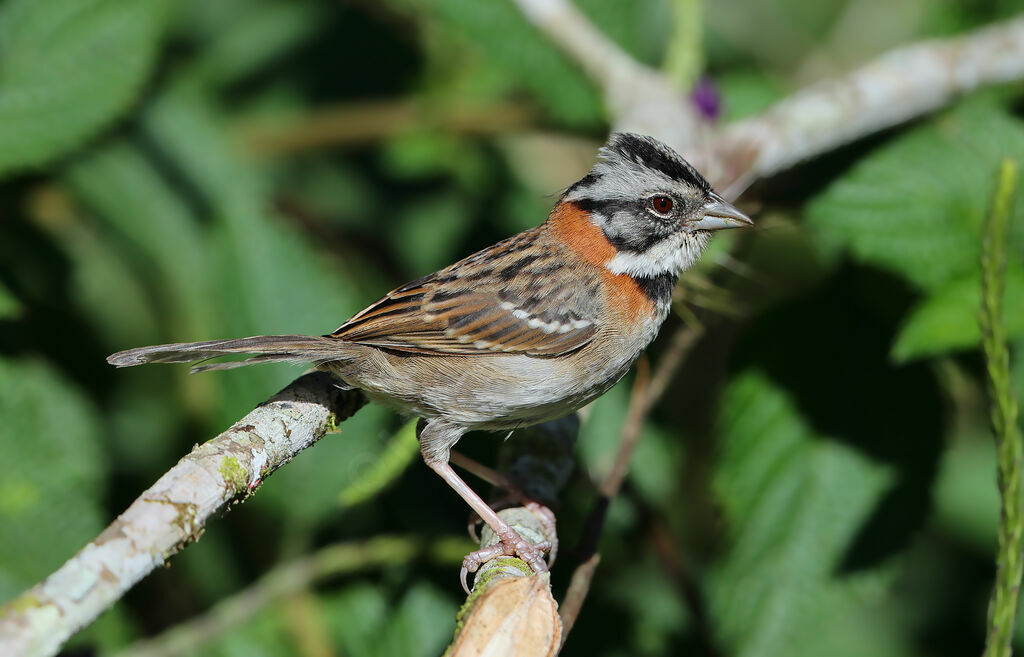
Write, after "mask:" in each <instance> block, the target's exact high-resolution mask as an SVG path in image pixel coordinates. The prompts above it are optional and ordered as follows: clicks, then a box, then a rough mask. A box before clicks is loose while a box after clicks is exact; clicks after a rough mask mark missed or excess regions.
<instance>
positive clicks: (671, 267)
mask: <svg viewBox="0 0 1024 657" xmlns="http://www.w3.org/2000/svg"><path fill="white" fill-rule="evenodd" d="M560 203H571V204H573V205H574V206H576V207H577V208H579V209H580V210H583V211H584V212H586V213H587V214H588V218H589V221H590V222H591V223H593V224H594V225H595V226H596V227H598V228H599V229H600V230H601V232H602V233H603V235H604V237H605V238H607V240H608V242H610V243H611V245H612V246H613V247H614V248H615V251H616V253H615V255H614V257H613V258H611V259H610V260H608V261H607V262H605V266H606V267H607V268H608V269H610V270H611V271H612V272H613V273H615V274H629V275H631V276H634V277H651V276H661V275H665V274H668V275H673V276H675V275H678V274H679V273H680V272H681V271H683V270H685V269H686V268H688V267H689V266H690V265H692V264H693V263H694V262H695V261H696V259H697V258H698V257H699V255H700V252H701V251H702V250H703V248H704V246H705V245H706V244H707V242H708V239H709V238H710V234H711V231H715V230H721V229H724V228H738V227H742V226H750V225H753V222H752V221H751V220H750V218H749V217H747V215H745V214H743V213H742V212H740V211H739V210H738V209H736V208H735V207H734V206H733V205H732V204H731V203H729V202H728V201H726V200H725V199H723V198H722V197H720V196H719V195H718V194H716V193H715V192H714V191H713V190H712V189H711V185H710V184H709V183H708V181H707V180H705V179H704V177H703V176H702V175H701V174H700V173H699V172H698V171H697V170H696V169H694V168H693V167H692V166H691V165H690V164H689V163H688V162H687V161H686V160H684V159H683V158H682V157H681V156H680V155H679V154H678V153H676V152H675V151H674V150H672V149H671V148H669V147H668V146H666V145H665V144H663V143H661V142H660V141H658V140H656V139H653V138H652V137H646V136H643V135H636V134H632V133H614V134H612V136H611V138H610V139H609V140H608V143H607V144H606V145H605V146H604V147H602V148H601V150H600V152H599V159H598V162H597V164H595V165H594V168H593V169H591V171H590V173H588V174H587V175H586V176H584V177H583V178H582V179H580V180H579V181H578V182H576V183H575V184H573V185H572V186H571V187H569V188H568V189H567V190H566V191H565V193H564V194H563V195H562V198H561V199H560Z"/></svg>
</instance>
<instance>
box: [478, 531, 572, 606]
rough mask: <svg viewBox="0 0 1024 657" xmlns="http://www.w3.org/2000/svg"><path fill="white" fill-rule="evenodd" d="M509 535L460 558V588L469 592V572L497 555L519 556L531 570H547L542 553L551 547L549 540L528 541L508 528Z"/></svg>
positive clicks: (536, 571) (538, 571)
mask: <svg viewBox="0 0 1024 657" xmlns="http://www.w3.org/2000/svg"><path fill="white" fill-rule="evenodd" d="M509 532H510V535H509V536H506V537H502V539H501V540H500V541H499V542H498V543H495V544H494V545H491V546H488V547H485V548H480V549H479V550H474V551H473V552H470V553H469V554H467V555H466V556H465V558H464V559H463V560H462V570H460V571H459V581H461V582H462V589H463V590H464V591H465V592H466V594H467V595H468V594H469V591H470V589H469V584H468V583H467V580H468V577H469V573H475V572H476V571H477V570H479V569H480V566H482V565H484V564H485V563H487V562H488V561H491V560H493V559H497V558H498V557H519V558H520V559H522V560H523V561H525V562H526V565H528V566H529V567H530V568H531V569H532V570H533V572H535V573H543V572H547V570H548V564H547V562H546V561H544V553H545V552H550V550H551V549H552V546H551V541H541V542H539V543H530V542H529V541H527V540H525V539H524V538H522V537H521V536H520V535H519V534H518V533H517V532H515V531H514V530H511V529H510V530H509Z"/></svg>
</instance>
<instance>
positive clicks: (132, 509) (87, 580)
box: [0, 372, 366, 657]
mask: <svg viewBox="0 0 1024 657" xmlns="http://www.w3.org/2000/svg"><path fill="white" fill-rule="evenodd" d="M365 401H366V400H365V398H364V397H363V395H362V393H360V392H358V391H350V390H341V389H340V388H339V387H338V386H337V385H336V384H335V380H334V378H333V377H332V376H331V375H330V374H327V373H325V372H314V373H311V374H306V375H305V376H302V377H300V378H299V379H297V380H295V381H294V382H292V383H291V384H290V385H289V386H288V387H286V388H285V389H284V390H282V391H281V392H280V393H278V394H277V395H275V396H274V397H272V398H271V399H270V400H268V401H267V402H264V403H263V404H260V405H259V406H258V407H256V409H254V410H253V411H252V412H250V413H249V414H248V415H246V416H245V417H244V418H242V419H241V420H239V421H238V422H236V423H235V425H234V426H232V427H231V428H230V429H228V430H227V431H225V432H224V433H222V434H220V435H219V436H217V437H216V438H213V439H212V440H209V441H207V442H205V443H203V444H202V445H199V446H197V447H196V448H195V449H193V450H192V452H191V453H190V454H188V455H186V456H185V457H184V458H182V459H181V460H180V461H178V463H177V464H175V466H174V467H172V468H171V469H170V470H168V471H167V472H166V473H165V474H164V475H163V476H162V477H160V479H159V480H157V482H156V483H155V484H153V485H152V486H151V487H150V488H149V489H148V490H147V491H145V492H144V493H142V495H140V496H139V497H138V499H136V500H135V501H134V502H133V503H132V504H131V506H129V507H128V509H127V510H125V512H124V513H122V514H121V515H120V516H119V517H118V518H117V519H116V520H114V522H112V523H110V526H108V527H107V528H106V529H105V530H104V531H103V533H101V534H100V535H99V536H97V537H96V538H95V539H94V540H93V541H91V542H90V543H89V544H88V545H86V546H85V547H83V548H82V549H81V550H79V551H78V554H76V555H75V556H73V557H71V558H70V559H69V560H68V561H67V562H66V563H65V564H64V565H63V566H61V567H60V568H59V569H58V570H57V571H56V572H54V573H53V574H52V575H50V576H49V577H47V578H46V579H45V580H43V581H42V582H40V583H39V584H37V585H36V586H35V587H33V588H32V589H31V590H29V591H26V592H25V593H23V594H22V595H20V596H19V597H17V598H15V599H14V600H12V601H11V602H9V603H8V604H7V605H5V606H4V607H3V608H0V655H19V656H22V657H29V656H34V655H40V656H42V655H54V654H56V653H57V652H58V651H59V650H60V647H61V646H62V645H63V644H64V642H65V641H67V640H68V638H69V637H71V635H73V634H74V633H75V632H77V631H78V630H79V629H81V628H82V627H85V626H86V625H88V624H89V623H91V622H92V621H93V619H95V618H96V617H97V616H99V615H100V614H101V613H103V611H105V610H106V609H107V608H108V607H110V605H112V604H114V602H116V601H117V600H118V599H120V598H121V596H122V595H124V594H125V593H126V592H127V591H128V590H129V589H130V588H131V587H132V586H134V585H135V584H136V583H137V582H138V581H139V580H141V579H142V578H143V577H145V576H146V575H148V574H149V573H150V572H151V571H153V569H155V568H156V567H158V566H161V565H163V564H164V562H166V561H167V560H168V559H169V558H170V557H171V556H173V555H174V554H175V553H177V552H178V550H180V549H181V548H182V547H184V546H185V545H187V544H188V543H191V542H192V541H194V540H196V539H197V538H198V537H199V535H200V534H202V532H203V529H204V527H205V525H206V523H207V521H209V520H210V519H211V518H212V517H214V515H215V514H217V513H220V512H222V511H223V510H225V509H226V508H228V507H229V505H230V504H232V503H236V502H240V501H242V500H244V499H246V498H247V497H249V495H250V494H251V493H252V491H253V490H255V488H256V487H257V486H259V484H260V482H261V481H262V480H263V479H264V478H265V477H266V476H267V475H269V474H270V473H271V472H273V471H274V470H276V469H277V468H278V467H280V466H281V465H284V464H285V463H287V462H288V461H290V460H291V459H292V458H294V456H295V455H296V454H298V453H299V452H300V451H302V450H303V449H305V448H307V447H309V446H310V445H312V444H314V443H315V442H316V441H318V440H319V439H320V438H321V437H322V436H323V435H324V434H325V433H326V432H327V429H328V427H329V426H334V425H336V424H337V423H338V422H341V421H343V420H345V419H347V418H348V417H349V416H351V415H352V414H353V413H355V412H356V411H357V410H358V409H359V408H360V407H361V406H362V405H363V404H364V403H365Z"/></svg>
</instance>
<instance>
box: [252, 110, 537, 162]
mask: <svg viewBox="0 0 1024 657" xmlns="http://www.w3.org/2000/svg"><path fill="white" fill-rule="evenodd" d="M532 123H533V117H532V113H531V112H530V111H529V109H528V108H527V107H526V106H525V105H522V104H513V103H503V104H500V105H498V104H492V105H484V106H465V107H451V106H448V107H435V108H431V107H430V106H429V105H427V104H425V103H421V102H416V101H415V100H409V99H402V100H381V101H370V102H361V103H351V104H346V105H341V106H337V107H324V108H320V109H318V110H317V111H315V112H312V113H309V114H302V115H296V116H294V117H291V118H289V119H286V120H283V121H282V120H276V121H274V122H272V123H271V122H263V123H250V124H245V125H243V126H241V128H240V134H241V139H242V141H243V143H244V144H245V145H246V146H247V147H248V148H249V150H250V151H251V152H253V153H255V154H257V155H264V156H272V157H283V156H287V155H291V154H293V153H297V152H300V151H305V150H311V149H317V148H327V147H332V146H333V147H337V146H352V145H359V144H366V143H373V142H376V141H380V140H381V139H386V138H388V137H393V136H395V135H397V134H403V133H413V132H416V131H423V130H434V131H441V132H444V133H447V134H465V135H479V134H493V133H507V132H509V131H513V130H519V129H522V128H526V127H528V126H530V125H531V124H532Z"/></svg>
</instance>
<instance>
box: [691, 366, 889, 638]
mask: <svg viewBox="0 0 1024 657" xmlns="http://www.w3.org/2000/svg"><path fill="white" fill-rule="evenodd" d="M720 418H721V419H720V435H719V439H720V445H721V454H720V459H719V467H718V470H717V472H716V474H715V477H714V481H713V486H714V490H715V492H716V494H717V497H718V499H719V501H720V503H721V506H722V509H723V512H724V516H725V522H726V525H727V533H728V536H729V540H730V549H729V551H728V553H727V555H726V557H725V558H724V560H723V561H722V562H721V563H719V564H718V565H717V566H716V568H715V569H714V572H713V574H712V576H711V580H710V582H711V584H710V589H709V593H710V597H711V604H712V618H714V619H716V620H717V621H718V623H719V628H718V629H719V633H720V635H721V636H722V637H723V638H724V639H725V640H726V641H727V643H728V645H729V648H730V649H729V651H728V652H729V654H734V655H738V656H740V657H742V656H745V655H783V654H785V655H793V654H813V653H806V652H804V649H803V648H801V646H802V645H803V644H804V643H806V642H805V641H803V637H806V636H810V635H813V634H814V633H815V628H816V627H817V626H818V625H819V624H821V623H827V622H833V621H834V620H835V618H836V616H837V615H842V614H847V613H851V612H852V610H853V609H860V608H861V604H862V603H861V602H858V599H859V596H858V595H856V594H855V593H856V591H854V589H853V588H851V582H847V581H844V580H843V579H840V578H837V577H836V576H835V575H833V571H834V569H835V568H836V566H837V565H838V563H839V561H840V559H841V557H842V556H843V554H844V552H845V550H846V548H847V546H848V544H849V543H850V542H851V540H852V539H853V537H854V536H855V534H856V532H857V530H858V528H859V527H860V526H861V524H862V523H863V521H864V520H865V518H866V516H867V515H868V513H869V512H870V511H871V510H872V509H873V507H874V505H875V503H876V502H877V501H878V499H879V497H880V496H881V494H882V493H883V492H884V491H885V489H886V487H887V486H888V483H889V476H888V474H887V472H886V471H885V470H884V469H883V468H882V467H880V466H879V465H877V464H875V463H872V462H871V461H869V460H867V459H866V458H864V457H863V456H861V455H860V454H858V453H856V452H854V451H852V450H851V449H849V448H847V447H843V446H840V445H838V444H836V443H832V442H829V441H827V440H823V439H821V438H819V437H817V436H815V435H814V433H813V431H812V430H811V428H810V427H808V426H807V425H806V423H805V422H804V421H803V420H802V419H801V417H800V416H799V415H798V414H797V412H796V410H795V408H794V407H793V404H792V402H791V401H790V400H789V399H787V398H786V396H785V395H784V394H783V393H782V392H781V391H780V390H779V389H778V388H776V387H775V386H774V385H773V384H772V383H770V382H769V381H768V380H767V379H766V378H764V377H763V376H762V375H761V374H758V373H754V372H750V373H746V374H743V375H741V376H740V377H738V378H737V379H736V380H735V381H734V382H733V383H732V384H731V385H730V387H729V388H728V390H727V392H726V394H725V397H724V400H723V403H722V410H721V416H720ZM866 618H870V614H867V615H866ZM863 630H864V631H865V632H869V631H870V629H869V624H868V623H865V626H864V628H863ZM798 648H799V649H800V650H799V652H796V651H797V650H798ZM865 650H866V648H865ZM860 654H865V655H869V654H872V653H870V652H864V653H860Z"/></svg>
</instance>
